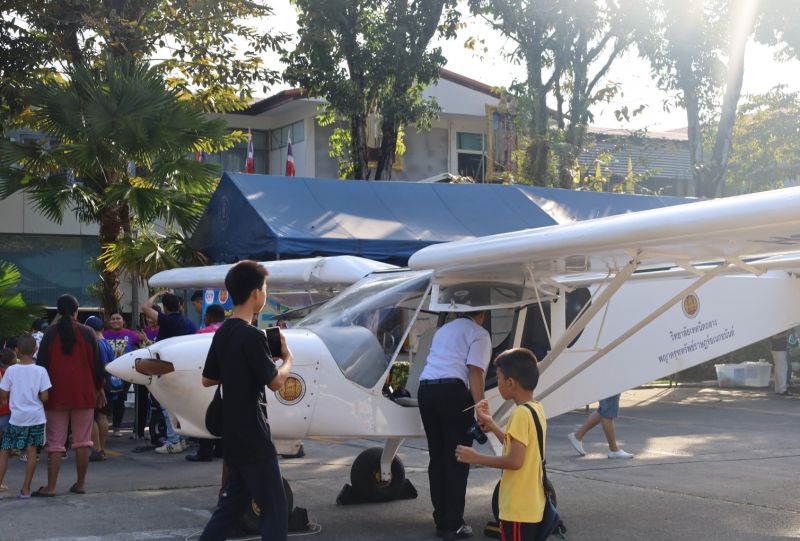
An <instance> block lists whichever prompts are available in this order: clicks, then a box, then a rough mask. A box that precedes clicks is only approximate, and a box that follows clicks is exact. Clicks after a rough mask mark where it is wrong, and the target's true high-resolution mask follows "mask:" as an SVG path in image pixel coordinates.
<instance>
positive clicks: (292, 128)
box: [270, 120, 306, 150]
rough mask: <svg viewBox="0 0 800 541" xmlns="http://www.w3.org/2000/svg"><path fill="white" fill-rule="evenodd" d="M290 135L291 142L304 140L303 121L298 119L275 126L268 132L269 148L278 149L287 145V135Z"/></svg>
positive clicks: (295, 142) (304, 127) (304, 129)
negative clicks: (286, 124) (285, 124)
mask: <svg viewBox="0 0 800 541" xmlns="http://www.w3.org/2000/svg"><path fill="white" fill-rule="evenodd" d="M290 134H291V136H292V144H293V145H294V144H297V143H302V142H303V141H305V140H306V126H305V122H304V121H302V120H299V121H297V122H295V123H293V124H289V125H288V126H282V127H280V128H276V129H274V130H272V132H270V150H278V149H279V148H284V147H286V146H288V145H289V135H290Z"/></svg>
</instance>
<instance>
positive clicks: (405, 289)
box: [296, 270, 589, 406]
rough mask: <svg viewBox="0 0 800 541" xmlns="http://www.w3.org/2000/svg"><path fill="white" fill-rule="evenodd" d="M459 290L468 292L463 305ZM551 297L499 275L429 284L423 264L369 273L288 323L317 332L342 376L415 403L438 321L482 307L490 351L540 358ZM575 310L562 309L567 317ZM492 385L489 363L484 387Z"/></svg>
mask: <svg viewBox="0 0 800 541" xmlns="http://www.w3.org/2000/svg"><path fill="white" fill-rule="evenodd" d="M537 295H538V299H537V298H536V297H537ZM572 296H573V294H571V295H569V296H568V301H569V300H570V297H572ZM466 297H470V298H469V299H468V300H467V301H466V302H467V304H464V299H465V298H466ZM553 298H554V297H553V295H545V294H543V293H542V291H541V290H540V291H539V292H538V293H537V292H533V291H532V290H531V289H529V288H525V287H524V286H523V285H518V284H509V283H505V282H498V281H490V280H486V281H480V280H476V281H474V282H468V283H464V282H460V283H458V284H454V285H452V286H448V285H447V284H438V283H436V281H435V280H434V279H433V274H432V273H431V272H429V271H407V270H402V271H385V272H376V273H373V274H371V275H369V276H367V277H366V278H364V279H362V280H361V281H359V282H358V283H357V284H355V285H354V286H352V287H350V288H348V289H347V290H345V291H344V292H342V293H341V294H340V295H339V296H337V297H335V298H334V299H332V300H330V301H329V302H328V303H326V304H325V305H324V306H321V307H319V308H318V309H317V310H315V311H314V312H312V313H311V315H309V316H308V317H306V318H305V319H302V320H301V321H299V322H298V323H297V325H296V328H302V329H305V330H308V331H310V332H312V333H314V334H315V335H316V336H318V337H319V338H320V340H322V342H323V343H324V344H325V346H326V347H327V349H328V350H329V352H330V354H331V356H332V357H333V359H334V360H335V362H336V364H337V365H338V367H339V369H340V370H341V371H342V373H343V374H344V376H345V377H346V378H347V379H348V380H349V381H351V382H353V383H356V384H357V385H360V386H361V387H364V388H367V389H373V390H375V391H376V392H377V391H378V390H380V389H383V392H384V394H387V395H388V393H387V392H386V384H388V383H391V384H392V385H394V386H395V387H394V388H395V389H397V387H398V386H399V387H402V388H404V389H405V390H406V391H407V393H403V395H410V396H401V397H399V398H397V399H396V400H395V401H396V402H397V403H398V404H400V405H403V406H415V405H416V400H415V396H416V391H417V387H418V384H419V375H420V373H421V372H422V369H423V368H424V365H425V361H426V358H427V354H428V351H429V350H430V346H431V342H432V339H433V334H434V332H435V331H436V329H437V328H438V327H440V326H441V325H443V324H445V323H446V322H447V321H449V320H451V319H452V318H454V317H456V314H457V313H458V312H468V311H472V310H475V309H476V308H486V309H488V310H489V317H487V318H486V321H485V326H486V329H487V330H488V331H489V333H490V335H491V337H492V349H493V355H492V356H493V357H494V356H496V355H497V354H498V353H500V352H501V351H503V350H505V349H508V348H510V347H516V346H520V345H523V346H525V347H528V348H530V349H532V350H534V352H535V353H536V354H537V356H539V357H540V358H541V357H543V355H544V353H545V352H546V351H547V349H549V338H548V337H549V328H550V301H551V300H552V299H553ZM588 300H589V297H588V292H587V296H586V297H585V298H582V299H581V301H582V302H579V303H578V306H577V308H573V309H572V310H569V309H568V312H574V311H576V310H577V311H579V310H580V308H582V305H583V304H585V303H586V302H587V301H588ZM537 301H539V302H537ZM568 304H570V305H573V304H575V303H574V302H572V303H570V302H568ZM540 306H541V307H542V308H541V309H540ZM575 315H576V314H574V313H573V314H567V319H568V320H571V319H572V318H574V316H575ZM398 374H401V376H400V377H399V378H398V377H396V376H397V375H398ZM398 380H399V382H398ZM494 385H495V374H494V368H493V366H491V367H490V369H489V372H488V373H487V388H491V387H494ZM391 398H392V399H393V400H394V399H395V396H391Z"/></svg>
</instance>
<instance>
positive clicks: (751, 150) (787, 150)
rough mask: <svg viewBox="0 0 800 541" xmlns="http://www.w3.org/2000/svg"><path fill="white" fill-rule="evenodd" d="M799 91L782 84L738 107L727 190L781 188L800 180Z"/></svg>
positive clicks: (745, 190) (750, 190)
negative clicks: (785, 87) (788, 88)
mask: <svg viewBox="0 0 800 541" xmlns="http://www.w3.org/2000/svg"><path fill="white" fill-rule="evenodd" d="M798 118H800V92H787V91H786V90H785V89H784V88H783V87H777V88H773V89H772V90H770V91H769V92H767V93H766V94H762V95H757V96H747V97H746V98H745V101H744V103H743V104H742V105H741V106H739V112H738V118H737V120H736V127H735V128H734V130H733V147H732V148H733V150H732V152H731V158H730V161H729V164H728V171H727V174H726V192H727V193H749V192H758V191H763V190H771V189H774V188H782V187H783V186H784V185H786V184H787V183H796V182H797V181H798V179H800V131H798V129H797V119H798Z"/></svg>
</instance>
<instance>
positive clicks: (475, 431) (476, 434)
mask: <svg viewBox="0 0 800 541" xmlns="http://www.w3.org/2000/svg"><path fill="white" fill-rule="evenodd" d="M467 436H470V437H471V438H472V439H473V440H475V441H477V442H478V443H479V444H480V445H483V444H484V443H486V442H487V441H488V439H489V438H488V437H487V436H486V434H484V433H483V430H481V427H480V426H479V425H478V421H472V424H471V425H470V427H469V428H468V429H467Z"/></svg>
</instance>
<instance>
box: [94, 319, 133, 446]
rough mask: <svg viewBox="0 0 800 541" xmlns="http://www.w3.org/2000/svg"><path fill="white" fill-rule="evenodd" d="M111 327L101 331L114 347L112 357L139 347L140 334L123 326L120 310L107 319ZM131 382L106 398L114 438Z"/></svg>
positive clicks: (118, 428)
mask: <svg viewBox="0 0 800 541" xmlns="http://www.w3.org/2000/svg"><path fill="white" fill-rule="evenodd" d="M108 323H109V326H110V327H111V328H109V329H106V330H105V331H103V338H105V339H106V341H108V343H109V344H111V347H112V348H114V358H115V359H116V358H117V357H119V356H120V355H123V354H125V353H128V352H129V351H133V350H134V349H138V348H139V344H140V343H141V341H142V336H141V334H139V333H138V332H136V331H133V330H131V329H126V328H125V318H124V317H122V313H121V312H113V313H112V314H111V317H110V318H109V320H108ZM130 387H131V384H130V383H127V382H126V383H125V385H123V387H122V390H121V391H120V392H116V393H112V394H111V395H110V396H109V397H108V399H109V402H110V403H111V426H112V430H113V431H112V433H111V435H112V436H113V437H115V438H119V437H121V436H122V432H121V430H120V427H121V425H122V419H123V417H124V416H125V397H127V396H128V390H129V389H130Z"/></svg>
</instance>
